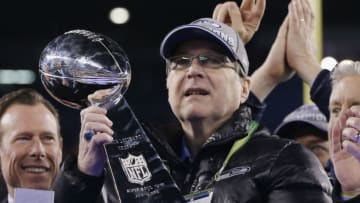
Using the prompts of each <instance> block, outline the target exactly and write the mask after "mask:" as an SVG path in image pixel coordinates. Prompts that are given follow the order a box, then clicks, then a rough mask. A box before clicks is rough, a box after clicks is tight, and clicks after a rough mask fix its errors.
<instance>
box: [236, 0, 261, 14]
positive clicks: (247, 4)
mask: <svg viewBox="0 0 360 203" xmlns="http://www.w3.org/2000/svg"><path fill="white" fill-rule="evenodd" d="M265 7H266V0H244V1H243V2H242V3H241V6H240V12H246V11H251V12H252V13H254V14H256V16H258V17H260V18H262V16H263V15H264V12H265Z"/></svg>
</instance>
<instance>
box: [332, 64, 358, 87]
mask: <svg viewBox="0 0 360 203" xmlns="http://www.w3.org/2000/svg"><path fill="white" fill-rule="evenodd" d="M354 75H358V76H360V61H352V60H343V61H340V62H339V63H338V64H337V65H336V66H335V68H334V70H333V71H332V74H331V79H332V86H335V85H336V84H337V83H338V82H339V81H340V80H342V79H343V78H345V77H348V76H354Z"/></svg>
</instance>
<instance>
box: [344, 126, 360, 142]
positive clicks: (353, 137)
mask: <svg viewBox="0 0 360 203" xmlns="http://www.w3.org/2000/svg"><path fill="white" fill-rule="evenodd" d="M359 136H360V135H359V131H358V130H357V129H355V128H352V127H346V128H344V129H343V130H342V142H344V141H345V140H350V141H352V142H354V143H356V144H360V137H359Z"/></svg>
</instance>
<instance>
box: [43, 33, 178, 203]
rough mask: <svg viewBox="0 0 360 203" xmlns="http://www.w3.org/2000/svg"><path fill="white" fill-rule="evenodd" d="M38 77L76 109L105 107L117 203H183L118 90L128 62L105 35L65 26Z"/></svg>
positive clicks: (45, 52)
mask: <svg viewBox="0 0 360 203" xmlns="http://www.w3.org/2000/svg"><path fill="white" fill-rule="evenodd" d="M39 66H40V70H39V71H40V75H41V81H42V84H43V85H44V87H45V89H46V90H47V91H48V93H49V94H50V95H51V96H52V97H54V98H55V99H56V100H57V101H59V102H60V103H62V104H64V105H66V106H68V107H71V108H76V109H82V108H86V107H88V106H89V105H97V106H100V107H103V108H106V109H108V112H109V113H108V117H109V118H110V119H111V120H112V121H113V123H114V125H113V130H114V135H113V137H114V140H113V142H112V143H111V144H106V145H104V150H105V153H106V156H107V163H108V167H107V168H106V170H107V172H108V173H107V174H108V175H109V176H111V179H112V181H113V183H114V189H115V192H116V195H117V197H118V200H119V201H122V202H134V203H136V202H184V200H183V197H182V195H181V194H180V192H179V190H178V188H177V186H176V184H175V183H174V181H173V180H172V178H171V176H170V174H169V172H168V171H167V170H166V168H165V166H164V164H163V163H162V162H161V159H160V157H159V155H158V154H157V152H156V150H155V149H154V147H153V146H152V144H151V142H150V140H149V138H148V137H147V136H146V134H145V131H144V130H143V128H142V127H141V125H140V124H139V122H138V120H137V118H136V116H135V114H134V113H133V112H132V110H131V108H130V107H129V105H128V104H127V102H126V100H125V98H124V96H123V95H124V93H125V92H126V90H127V88H128V86H129V83H130V78H131V70H130V63H129V60H128V58H127V56H126V54H125V52H124V51H123V50H122V49H121V47H120V46H119V45H118V44H117V43H116V42H115V41H113V40H112V39H110V38H109V37H106V36H104V35H101V34H98V33H93V32H91V31H87V30H71V31H68V32H66V33H64V34H63V35H60V36H58V37H57V38H55V39H54V40H52V41H51V42H50V43H49V44H48V45H47V46H46V47H45V49H44V50H43V52H42V54H41V57H40V62H39Z"/></svg>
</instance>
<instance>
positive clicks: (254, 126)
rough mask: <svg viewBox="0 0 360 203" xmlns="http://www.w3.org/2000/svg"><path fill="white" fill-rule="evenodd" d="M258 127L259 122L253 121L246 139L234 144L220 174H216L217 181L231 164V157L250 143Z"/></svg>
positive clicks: (219, 171)
mask: <svg viewBox="0 0 360 203" xmlns="http://www.w3.org/2000/svg"><path fill="white" fill-rule="evenodd" d="M258 126H259V123H258V122H256V121H251V123H250V127H249V132H248V134H247V135H246V136H245V137H243V138H241V139H239V140H237V141H236V142H235V143H234V144H233V146H232V147H231V149H230V151H229V153H228V154H227V156H226V158H225V160H224V163H223V165H222V166H221V168H220V170H218V172H216V174H215V176H214V180H215V181H218V180H219V177H220V175H221V173H222V172H223V171H224V169H225V167H226V166H227V164H228V163H229V161H230V159H231V157H232V156H233V155H234V154H235V152H237V151H239V150H240V149H241V147H243V146H244V145H245V144H246V143H247V142H248V141H249V139H250V137H251V135H252V134H253V133H254V132H255V130H256V129H257V127H258Z"/></svg>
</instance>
